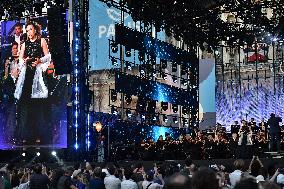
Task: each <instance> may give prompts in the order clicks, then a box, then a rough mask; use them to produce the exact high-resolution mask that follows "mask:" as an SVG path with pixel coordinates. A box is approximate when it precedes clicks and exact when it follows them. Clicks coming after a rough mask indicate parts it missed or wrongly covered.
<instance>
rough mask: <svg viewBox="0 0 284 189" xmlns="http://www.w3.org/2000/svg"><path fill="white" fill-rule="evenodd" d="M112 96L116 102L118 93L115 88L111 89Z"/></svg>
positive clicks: (112, 99)
mask: <svg viewBox="0 0 284 189" xmlns="http://www.w3.org/2000/svg"><path fill="white" fill-rule="evenodd" d="M110 98H111V101H112V102H115V101H116V100H117V93H116V92H115V90H114V89H111V90H110Z"/></svg>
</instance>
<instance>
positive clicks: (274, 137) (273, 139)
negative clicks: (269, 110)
mask: <svg viewBox="0 0 284 189" xmlns="http://www.w3.org/2000/svg"><path fill="white" fill-rule="evenodd" d="M280 122H282V119H281V118H280V117H275V116H271V117H270V118H269V120H268V121H267V124H268V125H269V126H270V130H269V134H270V150H271V149H272V148H273V145H274V144H275V143H277V150H280V142H281V128H280V126H279V123H280Z"/></svg>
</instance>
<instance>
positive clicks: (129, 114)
mask: <svg viewBox="0 0 284 189" xmlns="http://www.w3.org/2000/svg"><path fill="white" fill-rule="evenodd" d="M126 115H127V117H128V118H131V116H132V113H131V111H130V110H126Z"/></svg>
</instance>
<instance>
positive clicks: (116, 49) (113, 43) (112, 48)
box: [111, 42, 118, 53]
mask: <svg viewBox="0 0 284 189" xmlns="http://www.w3.org/2000/svg"><path fill="white" fill-rule="evenodd" d="M111 51H112V52H113V53H117V51H118V46H117V44H116V43H115V42H112V43H111Z"/></svg>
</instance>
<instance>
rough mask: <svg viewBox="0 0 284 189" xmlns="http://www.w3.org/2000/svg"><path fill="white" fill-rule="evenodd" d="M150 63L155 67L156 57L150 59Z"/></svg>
mask: <svg viewBox="0 0 284 189" xmlns="http://www.w3.org/2000/svg"><path fill="white" fill-rule="evenodd" d="M151 63H152V65H156V57H152V58H151Z"/></svg>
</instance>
